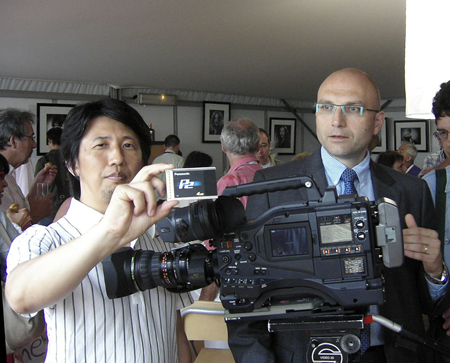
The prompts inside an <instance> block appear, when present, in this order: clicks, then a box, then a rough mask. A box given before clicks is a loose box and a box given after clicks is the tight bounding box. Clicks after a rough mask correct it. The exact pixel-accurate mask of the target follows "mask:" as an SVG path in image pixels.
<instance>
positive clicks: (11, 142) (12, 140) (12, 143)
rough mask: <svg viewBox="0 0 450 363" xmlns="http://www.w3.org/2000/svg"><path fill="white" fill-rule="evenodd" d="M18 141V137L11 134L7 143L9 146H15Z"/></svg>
mask: <svg viewBox="0 0 450 363" xmlns="http://www.w3.org/2000/svg"><path fill="white" fill-rule="evenodd" d="M18 141H19V138H18V137H17V136H14V135H13V136H11V137H10V138H9V145H10V146H11V147H13V148H16V147H17V142H18Z"/></svg>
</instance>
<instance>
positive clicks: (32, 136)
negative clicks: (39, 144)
mask: <svg viewBox="0 0 450 363" xmlns="http://www.w3.org/2000/svg"><path fill="white" fill-rule="evenodd" d="M23 137H28V138H29V139H31V141H34V142H36V136H35V135H34V134H33V135H31V136H28V135H23Z"/></svg>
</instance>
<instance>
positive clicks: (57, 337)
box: [7, 199, 190, 363]
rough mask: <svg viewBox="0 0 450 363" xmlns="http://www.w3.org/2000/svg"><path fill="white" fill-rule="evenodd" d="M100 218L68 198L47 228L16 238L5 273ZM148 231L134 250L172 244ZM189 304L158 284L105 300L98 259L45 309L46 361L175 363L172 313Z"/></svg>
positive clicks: (182, 296)
mask: <svg viewBox="0 0 450 363" xmlns="http://www.w3.org/2000/svg"><path fill="white" fill-rule="evenodd" d="M102 217H103V214H101V213H99V212H97V211H95V210H93V209H91V208H89V207H88V206H86V205H84V204H82V203H81V202H79V201H77V200H75V199H72V202H71V203H70V208H69V210H68V211H67V214H66V215H65V216H64V217H63V218H61V219H60V220H58V221H57V222H55V223H53V224H51V225H50V226H48V227H43V226H32V227H30V228H28V229H27V230H26V231H25V232H24V233H22V234H21V235H20V236H19V237H17V238H16V239H15V240H14V242H13V243H12V245H11V248H10V253H9V255H8V261H7V262H8V264H7V267H8V272H10V271H11V270H12V269H13V268H14V267H15V266H17V265H18V264H19V263H22V262H25V261H28V260H30V259H33V258H35V257H37V256H39V255H43V254H45V253H47V252H50V251H51V250H53V249H55V248H58V247H60V246H62V245H64V244H66V243H68V242H70V241H72V240H73V239H75V238H77V237H79V236H81V235H82V234H84V233H86V232H87V231H88V230H89V229H90V228H91V227H92V226H94V225H95V224H97V223H98V222H99V221H100V220H101V218H102ZM151 231H152V229H150V230H148V231H147V232H146V233H145V234H144V235H142V236H141V237H139V238H138V240H137V242H136V244H135V248H136V249H145V250H152V251H159V252H161V251H169V250H170V249H171V247H172V246H171V245H170V244H169V243H165V242H163V241H162V240H161V238H160V237H159V236H158V237H154V235H153V234H152V233H151ZM153 231H154V229H153ZM188 304H190V300H189V298H188V296H187V294H176V293H171V292H168V291H167V290H165V289H164V288H162V287H157V288H154V289H151V290H146V291H143V292H138V293H135V294H133V295H130V296H126V297H123V298H117V299H109V298H108V296H107V295H106V287H105V281H104V274H103V266H102V264H101V263H99V264H98V265H96V266H95V267H94V268H93V269H92V270H91V271H90V272H89V273H88V274H87V276H86V277H85V278H84V279H83V280H82V282H81V283H80V284H79V285H78V286H77V287H76V288H75V289H74V290H73V291H72V292H71V293H70V294H69V295H68V296H67V297H66V298H64V299H62V300H60V301H58V302H56V303H55V304H53V305H51V306H48V307H46V308H45V309H44V312H45V321H46V323H47V334H48V352H47V356H46V363H47V362H52V363H53V362H67V363H75V362H83V363H84V362H88V363H90V362H97V363H100V362H102V363H110V362H117V363H118V362H120V363H123V362H133V363H134V362H146V363H148V362H154V363H162V362H165V363H173V362H177V361H178V359H177V339H176V338H177V337H176V329H175V328H176V321H177V315H176V311H177V310H178V309H180V308H182V307H183V306H184V305H188Z"/></svg>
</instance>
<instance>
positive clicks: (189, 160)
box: [183, 151, 213, 168]
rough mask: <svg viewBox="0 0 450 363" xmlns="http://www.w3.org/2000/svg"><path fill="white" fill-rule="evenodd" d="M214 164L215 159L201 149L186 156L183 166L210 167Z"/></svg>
mask: <svg viewBox="0 0 450 363" xmlns="http://www.w3.org/2000/svg"><path fill="white" fill-rule="evenodd" d="M212 164H213V159H212V157H211V156H209V155H208V154H205V153H204V152H201V151H192V152H190V153H189V155H188V156H186V160H185V161H184V166H183V168H200V167H208V166H211V165H212Z"/></svg>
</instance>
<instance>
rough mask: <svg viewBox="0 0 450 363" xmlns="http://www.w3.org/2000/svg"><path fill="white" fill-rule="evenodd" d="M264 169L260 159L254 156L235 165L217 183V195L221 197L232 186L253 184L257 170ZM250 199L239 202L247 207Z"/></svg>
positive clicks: (242, 199)
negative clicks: (259, 162) (259, 161)
mask: <svg viewBox="0 0 450 363" xmlns="http://www.w3.org/2000/svg"><path fill="white" fill-rule="evenodd" d="M260 169H262V167H261V165H259V164H258V159H257V158H256V157H254V156H249V157H246V158H243V159H241V160H239V161H238V162H236V163H234V164H233V166H232V167H231V168H230V170H229V171H228V173H227V174H226V175H224V176H223V177H222V178H220V179H219V181H218V182H217V194H218V195H221V194H222V192H223V190H224V189H225V188H226V187H229V186H232V185H241V184H247V183H251V182H252V181H253V177H254V176H255V173H256V171H257V170H260ZM247 199H248V197H247V196H245V197H241V198H239V200H240V201H241V202H242V204H243V205H244V208H245V207H246V206H247Z"/></svg>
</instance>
